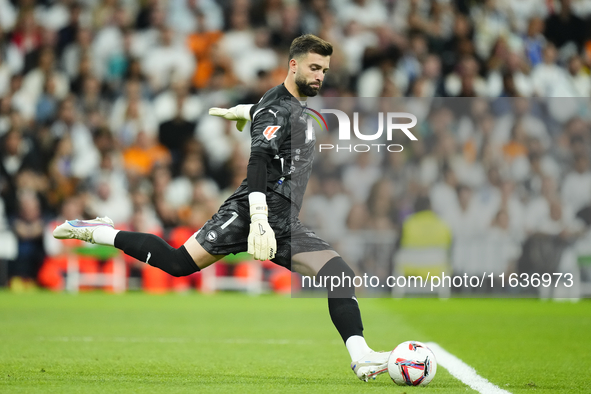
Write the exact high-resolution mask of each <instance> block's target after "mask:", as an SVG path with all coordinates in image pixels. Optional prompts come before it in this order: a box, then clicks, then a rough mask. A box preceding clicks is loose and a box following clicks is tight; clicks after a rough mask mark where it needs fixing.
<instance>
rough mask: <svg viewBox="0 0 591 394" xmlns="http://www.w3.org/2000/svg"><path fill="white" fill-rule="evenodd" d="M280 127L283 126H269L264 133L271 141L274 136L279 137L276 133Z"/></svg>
mask: <svg viewBox="0 0 591 394" xmlns="http://www.w3.org/2000/svg"><path fill="white" fill-rule="evenodd" d="M279 128H281V126H267V128H266V129H265V130H264V131H263V135H264V136H265V138H266V139H267V140H269V141H271V140H272V139H273V138H275V137H277V136H276V135H275V133H277V130H279Z"/></svg>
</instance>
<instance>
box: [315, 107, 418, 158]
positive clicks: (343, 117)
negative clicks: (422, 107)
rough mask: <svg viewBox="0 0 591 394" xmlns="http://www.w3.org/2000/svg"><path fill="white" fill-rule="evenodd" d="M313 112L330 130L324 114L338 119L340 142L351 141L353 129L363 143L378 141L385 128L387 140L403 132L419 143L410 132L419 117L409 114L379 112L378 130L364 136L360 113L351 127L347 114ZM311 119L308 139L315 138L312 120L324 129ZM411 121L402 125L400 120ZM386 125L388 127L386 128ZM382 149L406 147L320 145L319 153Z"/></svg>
mask: <svg viewBox="0 0 591 394" xmlns="http://www.w3.org/2000/svg"><path fill="white" fill-rule="evenodd" d="M311 111H313V112H314V113H315V114H316V115H318V117H319V118H320V119H321V120H322V122H323V123H324V126H325V127H326V129H327V130H328V126H327V122H326V120H325V119H324V117H323V116H322V115H321V113H322V114H333V115H335V116H336V117H337V121H338V125H339V141H350V140H351V129H353V133H354V135H355V137H356V138H358V139H360V140H362V141H376V140H378V139H380V138H381V137H382V135H383V134H384V128H385V130H386V140H387V141H392V139H393V135H394V131H397V130H399V131H402V132H403V133H404V134H405V135H406V137H408V139H410V140H411V141H417V137H416V136H415V135H414V134H413V133H412V132H411V131H410V129H411V128H413V127H414V126H416V124H417V117H416V116H415V115H413V114H411V113H408V112H387V113H384V112H379V113H378V130H377V131H376V132H374V133H373V134H364V133H362V132H361V131H360V130H359V113H358V112H354V113H353V127H351V120H350V119H349V115H347V114H346V113H345V112H343V111H341V110H338V109H321V110H320V112H318V111H314V110H311ZM309 115H310V117H309V118H308V129H307V139H312V138H313V135H314V134H313V133H314V128H313V124H312V119H314V120H316V122H317V123H318V124H319V125H320V127H322V124H321V123H320V120H319V119H318V118H317V117H315V116H313V115H312V114H309ZM384 119H385V122H384ZM402 119H404V120H410V122H408V121H407V122H403V123H400V120H402ZM384 123H385V124H386V126H385V127H384ZM381 148H385V149H386V150H387V151H388V152H393V153H394V152H402V150H403V149H404V147H403V146H402V145H400V144H349V145H344V146H343V145H338V144H337V145H333V144H320V145H319V146H318V151H319V152H323V151H327V150H333V149H334V150H335V151H336V152H339V151H348V152H353V151H354V152H368V151H370V150H372V149H376V150H377V151H378V152H379V151H380V149H381Z"/></svg>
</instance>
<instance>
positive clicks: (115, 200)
mask: <svg viewBox="0 0 591 394" xmlns="http://www.w3.org/2000/svg"><path fill="white" fill-rule="evenodd" d="M303 33H314V34H317V35H318V36H320V37H322V38H324V39H326V40H328V41H330V42H332V43H333V44H334V46H335V52H334V55H333V56H332V58H331V64H330V72H329V73H328V74H327V77H326V80H325V83H324V86H323V91H322V92H323V93H322V94H323V96H325V97H411V98H422V100H430V98H433V97H493V98H499V97H500V98H504V97H534V98H535V97H589V96H590V93H591V79H590V76H589V68H590V66H591V1H589V0H560V1H555V0H521V1H509V0H486V1H471V0H455V1H454V0H440V1H428V0H388V1H376V0H374V1H372V0H333V1H329V0H309V1H303V2H297V1H290V0H225V1H214V0H144V1H134V0H105V1H98V0H78V1H75V0H55V1H51V0H46V1H35V0H19V1H16V0H0V237H1V236H2V233H5V234H7V233H11V234H13V235H14V237H16V239H17V245H16V249H17V250H16V253H10V252H9V251H8V249H10V248H7V247H5V248H0V249H3V250H4V252H2V251H1V250H0V260H10V262H9V263H8V264H7V267H8V271H7V272H8V276H9V277H12V278H21V279H23V281H24V282H25V283H29V282H31V283H32V282H34V281H36V280H38V281H40V283H41V284H42V285H44V286H52V284H50V281H49V279H46V278H47V277H50V276H51V275H49V274H47V273H46V272H45V270H43V269H42V267H43V266H44V265H45V266H47V261H48V259H51V258H56V259H57V258H58V257H59V256H63V255H64V254H65V253H67V248H68V247H67V245H66V244H64V243H56V242H54V241H53V239H52V238H51V230H52V228H53V227H54V226H55V224H56V223H58V222H60V221H63V220H64V219H66V218H67V219H72V218H74V217H77V218H90V217H95V216H105V215H108V216H109V217H111V218H112V219H113V220H114V221H115V223H116V225H117V227H119V228H126V229H130V230H136V231H146V232H153V233H157V234H161V235H162V236H164V237H165V238H166V239H168V240H169V241H170V240H172V238H174V237H179V239H180V238H182V237H181V236H180V235H178V234H179V231H180V230H179V229H183V231H181V232H180V234H191V231H194V230H197V229H199V228H200V227H201V225H202V224H203V223H204V222H205V221H206V220H207V219H208V218H209V217H210V216H211V215H212V214H213V213H214V212H215V211H216V210H217V208H218V206H219V204H220V203H221V201H223V199H224V198H225V197H227V196H228V195H229V194H231V193H232V191H233V190H234V189H235V188H236V187H237V185H238V184H239V183H240V182H241V181H242V180H243V179H244V177H245V171H246V163H247V161H248V154H249V135H248V130H247V131H245V132H244V133H238V132H237V131H236V130H235V129H234V126H233V124H232V123H231V122H227V121H224V120H221V119H218V118H214V117H210V116H207V109H208V108H209V107H212V106H221V107H227V106H231V105H235V104H237V103H254V102H256V101H258V99H259V98H260V97H261V95H262V94H263V93H264V92H265V91H266V90H268V89H269V88H271V87H273V86H275V85H277V84H279V83H281V82H282V81H283V80H284V78H285V74H286V65H287V60H288V49H289V44H290V43H291V41H292V40H293V38H295V37H297V36H299V35H300V34H303ZM429 102H430V101H429ZM532 102H533V101H532ZM532 102H530V101H524V102H522V101H516V102H515V103H513V102H510V104H508V105H506V106H505V107H502V106H500V107H495V106H494V105H492V104H491V102H488V101H478V100H476V99H475V101H473V102H472V101H471V102H470V106H469V108H471V110H470V111H467V110H466V111H464V112H465V113H461V111H460V112H458V110H457V109H451V110H450V109H445V108H440V107H437V106H435V107H431V106H430V105H429V106H428V109H427V110H425V111H426V112H427V113H426V114H425V119H428V120H429V121H428V122H425V124H426V125H427V124H428V125H431V126H430V127H426V129H425V130H422V131H421V132H422V134H421V135H422V139H421V141H419V143H418V144H404V146H405V151H404V153H403V154H389V155H386V156H384V157H385V158H384V159H378V160H377V161H376V159H375V157H373V156H372V155H371V154H359V155H352V157H353V156H354V157H355V160H354V161H353V162H350V161H346V160H345V161H342V160H340V159H338V158H334V157H333V158H332V159H329V157H332V156H330V155H329V156H326V158H321V159H320V161H321V162H322V163H321V168H323V171H324V172H325V174H324V175H322V176H318V177H317V176H315V177H314V178H313V179H312V181H311V185H310V192H309V194H310V198H314V197H316V200H317V201H316V202H314V200H312V202H313V204H311V206H312V208H314V207H315V206H317V205H318V204H320V206H322V204H323V203H324V204H326V202H322V201H321V200H322V198H324V197H326V196H331V198H333V197H334V196H337V197H338V199H337V200H334V201H333V200H331V203H330V204H329V205H330V206H329V208H330V207H333V208H334V207H335V206H337V204H340V205H339V206H340V207H342V208H343V209H342V210H340V211H339V212H340V213H339V216H338V217H337V218H336V219H334V220H333V218H331V220H327V221H325V222H324V223H325V224H326V225H332V226H334V227H335V230H336V231H338V229H343V228H346V227H347V226H349V227H351V226H352V227H355V228H358V229H360V230H362V229H366V228H367V227H368V226H370V227H371V226H374V227H375V228H378V229H393V230H400V228H401V226H402V223H403V222H404V218H405V217H406V215H408V214H410V213H411V212H413V209H414V208H413V204H414V202H415V200H416V199H417V196H419V195H424V194H428V195H430V197H431V198H430V200H431V204H432V207H433V209H434V210H435V211H437V210H438V209H439V210H440V211H441V209H440V208H441V207H444V206H447V207H449V206H450V205H449V204H455V205H452V206H454V207H456V206H457V209H456V208H454V209H453V210H452V211H453V213H450V212H448V213H445V214H446V215H449V216H450V217H449V218H446V220H448V221H449V222H450V223H451V226H452V228H456V227H457V228H470V227H469V226H468V227H466V226H464V225H463V224H462V223H464V222H466V223H472V221H474V222H478V223H479V224H478V225H479V226H483V223H485V224H486V226H488V225H491V223H492V225H493V226H497V227H503V226H505V227H507V226H509V227H510V228H511V229H512V231H513V230H514V231H516V232H521V235H520V236H521V238H516V239H520V240H522V239H525V236H524V234H526V233H527V232H528V231H531V230H532V229H540V228H543V226H546V227H547V228H548V229H550V228H552V229H553V230H551V231H557V230H556V229H554V228H553V227H552V223H554V222H552V220H554V221H556V220H557V219H556V218H560V217H565V218H566V217H569V218H570V217H571V216H570V215H571V214H570V213H568V212H569V211H571V210H574V211H575V213H576V211H577V210H578V209H580V208H582V207H584V206H585V205H586V204H588V203H589V201H588V200H589V196H590V194H591V192H590V191H589V190H591V189H589V188H587V189H584V188H585V187H586V186H585V185H587V184H588V183H589V182H591V181H590V179H591V175H590V173H589V169H588V161H587V157H589V156H588V153H589V152H588V148H589V146H590V145H589V144H590V142H589V126H590V125H589V117H586V115H585V114H586V112H585V113H584V114H583V115H582V114H581V113H574V112H573V111H568V110H563V109H560V108H559V109H558V110H555V111H554V112H556V113H553V112H552V108H553V107H552V106H548V105H547V103H540V104H536V105H532ZM581 102H585V101H584V100H582V101H581V100H579V101H578V103H581ZM472 103H474V104H472ZM519 103H522V104H519ZM523 103H525V104H523ZM501 107H502V108H501ZM549 107H550V108H549ZM567 107H568V108H567V109H571V108H572V107H575V106H567ZM582 107H584V105H583V106H582ZM569 114H570V115H569ZM567 115H569V116H568V117H567ZM322 138H330V136H323V137H322ZM380 160H381V161H380ZM468 164H469V165H468ZM329 169H332V170H330V171H329ZM337 174H338V176H337ZM384 174H386V175H384ZM382 175H384V176H382ZM483 190H484V191H483ZM486 190H488V193H489V195H488V198H491V199H492V200H491V201H495V202H494V203H492V202H490V201H489V206H487V207H486V209H485V210H486V212H487V214H486V215H485V216H486V217H484V216H483V217H482V218H480V219H474V218H472V217H471V216H470V215H471V214H470V213H469V212H471V210H474V212H482V211H481V208H480V207H478V206H477V207H476V208H469V207H470V206H471V204H472V203H471V201H477V200H478V201H479V200H481V199H482V198H484V197H482V196H483V194H482V193H485V191H486ZM583 190H584V191H583ZM485 194H486V193H485ZM323 196H324V197H323ZM535 197H539V199H540V201H542V200H544V201H546V203H542V202H540V203H539V204H538V205H539V206H537V208H535V207H533V208H531V212H530V207H529V205H531V204H534V203H533V202H532V201H533V199H535ZM454 199H455V200H454ZM333 203H334V204H335V205H331V204H333ZM438 204H439V205H438ZM544 204H545V205H544ZM534 205H535V204H534ZM565 205H566V206H567V207H568V209H562V210H561V209H560V208H561V207H564V206H565ZM438 207H440V208H438ZM500 207H502V209H501V208H500ZM516 207H518V208H516ZM519 207H521V208H519ZM314 209H316V208H314ZM536 209H537V210H538V211H539V212H542V213H544V214H547V215H550V219H548V218H547V217H544V220H545V221H544V220H542V219H539V218H540V217H542V216H543V215H542V216H539V215H538V213H536V212H538V211H536ZM384 212H387V214H384ZM515 212H517V213H515ZM442 214H443V212H442ZM547 215H546V216H547ZM369 217H373V218H374V219H373V220H370V221H368V219H367V218H369ZM546 219H548V220H550V221H548V220H546ZM515 220H517V221H518V222H517V223H518V224H515V223H513V222H514V221H515ZM569 220H570V219H569ZM508 221H509V222H511V223H510V224H507V222H508ZM343 223H346V225H344V226H343V225H342V224H343ZM454 223H455V224H454ZM314 226H316V227H319V226H321V225H320V224H314ZM454 226H455V227H454ZM569 228H570V227H569ZM458 231H459V230H458ZM549 231H550V230H549ZM573 231H574V228H573ZM171 237H172V238H171ZM2 239H3V240H4V239H8V238H2ZM175 239H176V238H175ZM3 242H8V241H3ZM175 242H178V241H175ZM175 242H172V243H175ZM353 244H354V243H350V244H349V245H353ZM5 245H8V243H5ZM352 249H355V248H352ZM15 256H16V257H15ZM55 261H57V260H55ZM55 264H57V263H55ZM359 264H363V262H359ZM62 265H63V264H62ZM56 270H58V269H57V268H55V269H53V271H51V272H52V275H53V277H55V276H56V275H55V273H56V272H57V271H56ZM0 271H1V270H0ZM43 273H45V274H47V275H41V274H43ZM40 275H41V276H40ZM58 276H59V275H58ZM40 278H45V279H40ZM2 280H3V279H2V274H1V273H0V282H1V281H2ZM51 283H53V284H55V283H54V282H51Z"/></svg>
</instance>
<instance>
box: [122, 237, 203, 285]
mask: <svg viewBox="0 0 591 394" xmlns="http://www.w3.org/2000/svg"><path fill="white" fill-rule="evenodd" d="M115 247H116V248H118V249H121V250H122V251H124V252H125V254H128V255H130V256H131V257H133V258H136V259H138V260H140V261H143V262H145V263H148V264H150V265H151V266H154V267H158V268H160V269H161V270H162V271H164V272H167V273H169V274H170V275H172V276H186V275H191V274H192V273H194V272H197V271H199V267H197V264H195V262H194V261H193V258H192V257H191V255H190V254H189V252H187V249H186V248H185V246H181V247H180V248H178V249H175V248H173V247H172V246H170V245H169V244H168V243H167V242H166V241H164V240H163V239H162V238H160V237H157V236H155V235H153V234H146V233H134V232H130V231H119V232H118V233H117V235H116V236H115Z"/></svg>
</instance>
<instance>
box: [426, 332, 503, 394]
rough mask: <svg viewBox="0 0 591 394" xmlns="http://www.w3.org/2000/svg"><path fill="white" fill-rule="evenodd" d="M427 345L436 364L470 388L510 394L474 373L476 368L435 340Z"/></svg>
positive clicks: (490, 393) (483, 391)
mask: <svg viewBox="0 0 591 394" xmlns="http://www.w3.org/2000/svg"><path fill="white" fill-rule="evenodd" d="M427 346H429V348H430V349H431V350H432V351H433V353H434V354H435V359H436V360H437V365H438V366H442V367H443V368H445V369H447V370H448V371H449V373H450V374H451V375H452V376H453V377H454V378H456V379H458V380H460V381H461V382H462V383H464V384H466V385H468V386H470V388H472V389H474V390H476V391H478V392H479V393H481V394H511V393H510V392H509V391H507V390H503V389H502V388H500V387H499V386H496V385H494V384H492V383H491V382H489V381H488V380H486V379H485V378H483V377H482V376H480V375H478V374H477V373H476V370H475V369H474V368H472V367H471V366H469V365H468V364H466V363H465V362H463V361H462V360H460V359H459V358H457V357H456V356H454V355H453V354H451V353H450V352H448V351H447V350H445V349H444V348H442V347H441V346H439V345H438V344H436V343H435V342H428V343H427Z"/></svg>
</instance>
